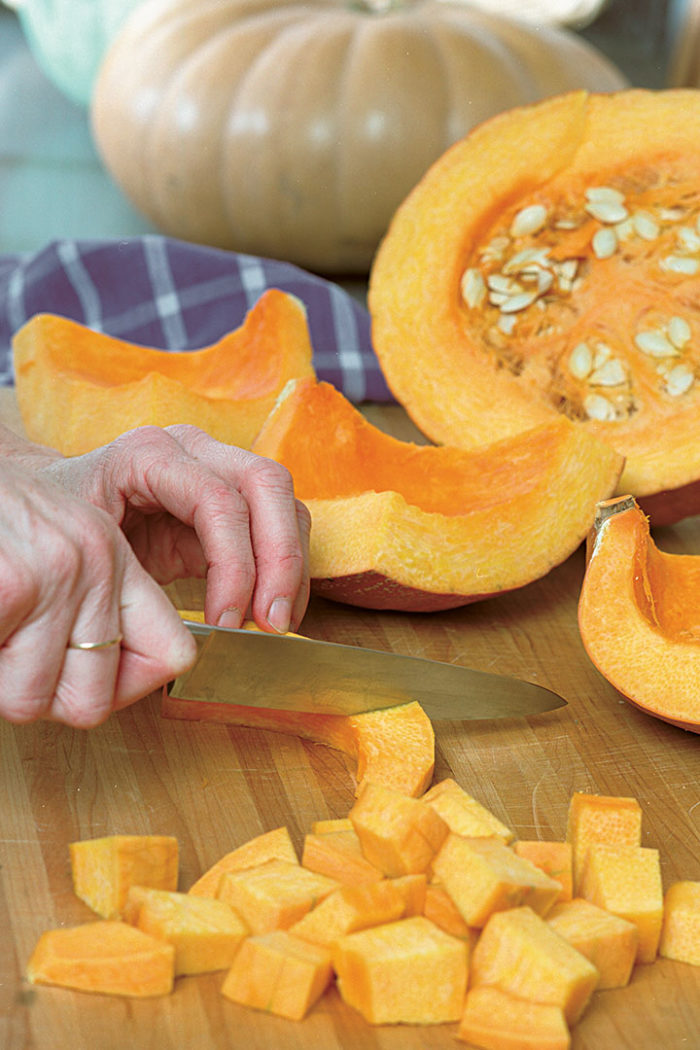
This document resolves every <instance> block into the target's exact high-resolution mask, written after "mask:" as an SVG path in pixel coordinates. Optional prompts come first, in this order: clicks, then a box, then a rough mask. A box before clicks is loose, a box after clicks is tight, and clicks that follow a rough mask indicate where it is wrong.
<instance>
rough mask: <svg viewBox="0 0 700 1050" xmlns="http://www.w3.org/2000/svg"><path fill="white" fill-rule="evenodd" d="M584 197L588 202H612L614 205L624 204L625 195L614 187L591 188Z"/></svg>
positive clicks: (585, 192)
mask: <svg viewBox="0 0 700 1050" xmlns="http://www.w3.org/2000/svg"><path fill="white" fill-rule="evenodd" d="M584 195H585V197H586V200H588V201H611V202H613V203H614V204H624V203H625V195H624V193H622V192H621V191H620V190H616V189H615V187H614V186H589V187H588V188H587V189H586V190H585V191H584Z"/></svg>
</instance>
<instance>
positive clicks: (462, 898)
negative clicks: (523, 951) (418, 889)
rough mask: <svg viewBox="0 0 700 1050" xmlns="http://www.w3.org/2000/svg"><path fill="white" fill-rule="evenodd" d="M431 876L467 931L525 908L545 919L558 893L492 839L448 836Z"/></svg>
mask: <svg viewBox="0 0 700 1050" xmlns="http://www.w3.org/2000/svg"><path fill="white" fill-rule="evenodd" d="M432 871H433V874H434V875H435V877H436V878H437V879H438V880H439V881H440V882H441V883H442V884H443V886H444V887H445V889H446V890H447V892H448V893H449V895H450V897H451V898H452V900H453V901H454V903H455V904H456V906H457V908H458V910H459V913H460V915H461V916H462V918H463V919H464V921H465V922H466V923H467V925H468V926H483V925H484V923H485V922H486V921H487V919H488V918H489V916H490V915H491V914H492V913H493V912H495V911H501V910H503V909H504V908H513V907H516V906H518V905H520V904H525V903H527V904H529V905H530V906H531V907H532V908H533V909H534V910H535V911H537V912H539V913H540V914H545V913H546V912H547V911H548V910H549V908H551V906H552V905H553V904H554V901H555V900H556V898H557V897H558V896H559V892H560V889H561V887H560V885H559V883H558V882H556V881H555V880H554V879H550V878H549V876H548V875H545V873H544V872H543V871H541V870H540V869H539V868H537V867H535V865H534V864H531V863H530V862H529V861H528V860H524V859H523V858H522V857H518V856H517V855H516V854H515V853H514V852H513V850H512V849H511V848H510V846H506V845H505V843H504V842H503V841H502V840H501V839H499V838H495V837H493V838H464V836H462V835H455V834H454V832H450V834H449V835H448V836H447V838H446V840H445V842H444V843H443V846H442V848H441V849H440V851H439V852H438V853H437V854H436V856H435V858H434V860H433V864H432Z"/></svg>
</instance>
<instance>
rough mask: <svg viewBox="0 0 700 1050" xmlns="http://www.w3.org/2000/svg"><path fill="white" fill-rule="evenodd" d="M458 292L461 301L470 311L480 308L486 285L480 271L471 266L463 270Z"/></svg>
mask: <svg viewBox="0 0 700 1050" xmlns="http://www.w3.org/2000/svg"><path fill="white" fill-rule="evenodd" d="M460 291H461V293H462V299H463V300H464V302H465V303H466V304H467V306H469V307H470V308H471V309H474V308H475V307H477V306H481V304H482V303H483V301H484V298H485V297H486V283H485V282H484V278H483V277H482V275H481V271H480V270H477V269H476V268H475V267H471V266H470V267H469V269H467V270H465V271H464V273H463V274H462V280H461V282H460Z"/></svg>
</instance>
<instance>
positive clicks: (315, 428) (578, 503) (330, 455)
mask: <svg viewBox="0 0 700 1050" xmlns="http://www.w3.org/2000/svg"><path fill="white" fill-rule="evenodd" d="M253 451H255V452H257V453H259V454H261V455H264V456H268V457H270V458H271V459H275V460H277V461H278V462H280V463H282V464H283V465H284V466H286V467H287V469H288V470H289V471H290V472H291V474H292V477H293V478H294V485H295V491H296V493H297V495H298V497H299V498H300V499H301V500H302V501H303V502H304V503H305V504H306V505H307V507H308V508H309V510H310V512H311V519H312V528H311V552H310V571H311V581H312V583H311V585H312V588H313V589H314V591H316V592H317V593H320V594H322V595H324V596H325V597H327V598H333V599H335V600H336V601H343V602H347V603H349V604H353V605H358V606H362V607H364V608H374V609H398V610H403V611H423V612H428V611H433V610H438V609H448V608H453V607H456V606H459V605H466V604H468V603H469V602H472V601H476V600H478V599H479V598H483V597H487V596H492V595H494V594H501V593H504V592H505V591H509V590H513V589H515V588H516V587H522V586H524V585H525V584H527V583H530V582H531V581H532V580H535V579H537V578H539V577H540V576H543V575H544V574H545V573H547V572H548V571H549V570H550V569H551V568H553V567H554V565H557V564H559V563H560V562H561V561H563V560H564V559H565V558H567V557H568V556H569V554H571V553H572V552H573V551H574V550H575V549H576V547H578V545H579V544H580V543H581V541H582V540H583V539H584V538H585V535H586V533H587V532H588V529H589V527H590V524H591V522H592V520H593V515H594V512H595V505H596V502H597V501H598V498H605V496H601V497H597V496H596V493H605V494H606V495H609V494H610V493H611V492H612V491H614V488H615V486H616V484H617V480H618V478H619V473H620V470H621V469H622V459H621V457H620V456H619V455H618V454H617V453H616V452H614V450H612V449H611V448H610V447H609V446H608V445H606V444H604V443H603V442H601V441H598V440H597V439H595V438H592V437H591V436H590V435H587V434H585V433H583V432H582V431H581V430H580V429H579V428H577V427H575V426H574V425H573V424H572V423H570V422H569V421H568V420H565V419H555V420H553V421H552V422H550V423H547V424H545V425H544V426H542V427H536V428H534V429H533V430H531V431H529V432H528V433H526V434H519V435H517V436H516V437H515V438H512V439H508V440H506V441H504V442H500V443H498V444H494V445H489V446H484V447H483V448H480V449H474V450H471V451H466V450H463V449H455V448H450V447H447V446H441V447H436V446H433V445H417V444H413V443H411V442H404V441H399V440H398V439H396V438H393V437H390V436H389V435H387V434H385V433H383V432H382V431H380V430H379V429H378V428H377V427H375V426H373V425H372V424H371V423H369V422H368V420H367V419H365V417H364V416H363V415H362V414H361V412H359V411H358V410H357V409H356V408H355V407H354V406H353V405H351V404H350V402H349V401H348V400H347V399H346V398H345V397H344V396H343V395H342V394H341V393H340V392H339V391H337V390H335V389H334V388H333V387H332V386H330V384H328V383H322V382H317V381H316V380H314V379H300V380H296V381H292V382H290V383H289V384H288V387H287V389H286V390H285V392H284V393H283V394H282V396H281V397H280V398H279V400H278V402H277V404H276V406H275V408H274V409H273V411H272V412H271V413H270V415H269V417H268V419H267V420H266V422H265V425H264V427H263V428H262V430H261V431H260V434H259V435H258V437H257V439H256V441H255V444H254V446H253ZM564 493H566V494H567V495H566V496H564V495H563V494H564ZM555 508H556V509H555ZM562 508H566V509H565V510H562Z"/></svg>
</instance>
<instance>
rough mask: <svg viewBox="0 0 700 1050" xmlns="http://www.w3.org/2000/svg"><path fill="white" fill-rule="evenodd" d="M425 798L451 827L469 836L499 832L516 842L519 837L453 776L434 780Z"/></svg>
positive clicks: (498, 833)
mask: <svg viewBox="0 0 700 1050" xmlns="http://www.w3.org/2000/svg"><path fill="white" fill-rule="evenodd" d="M422 800H423V802H427V803H428V805H430V806H432V807H433V809H434V810H435V811H436V813H439V814H440V816H441V817H442V819H443V820H444V821H445V823H446V824H447V826H448V827H449V829H450V831H455V832H456V833H457V834H458V835H464V836H465V837H466V838H479V837H487V836H489V835H496V836H497V837H498V838H500V839H503V841H504V842H512V841H513V839H514V838H515V835H514V834H513V832H512V831H511V829H510V828H508V827H506V825H505V824H504V823H503V822H502V821H500V820H499V819H498V817H496V816H494V814H493V813H491V811H490V810H488V809H487V808H486V807H485V806H482V804H481V803H480V802H477V800H476V799H475V798H472V796H471V795H470V794H469V793H468V792H467V791H465V790H464V788H463V787H460V785H459V784H458V783H457V781H456V780H453V779H452V778H451V777H446V778H445V780H441V781H439V783H437V784H434V785H433V786H432V787H431V788H430V790H429V791H426V793H425V794H424V795H423V796H422Z"/></svg>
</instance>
